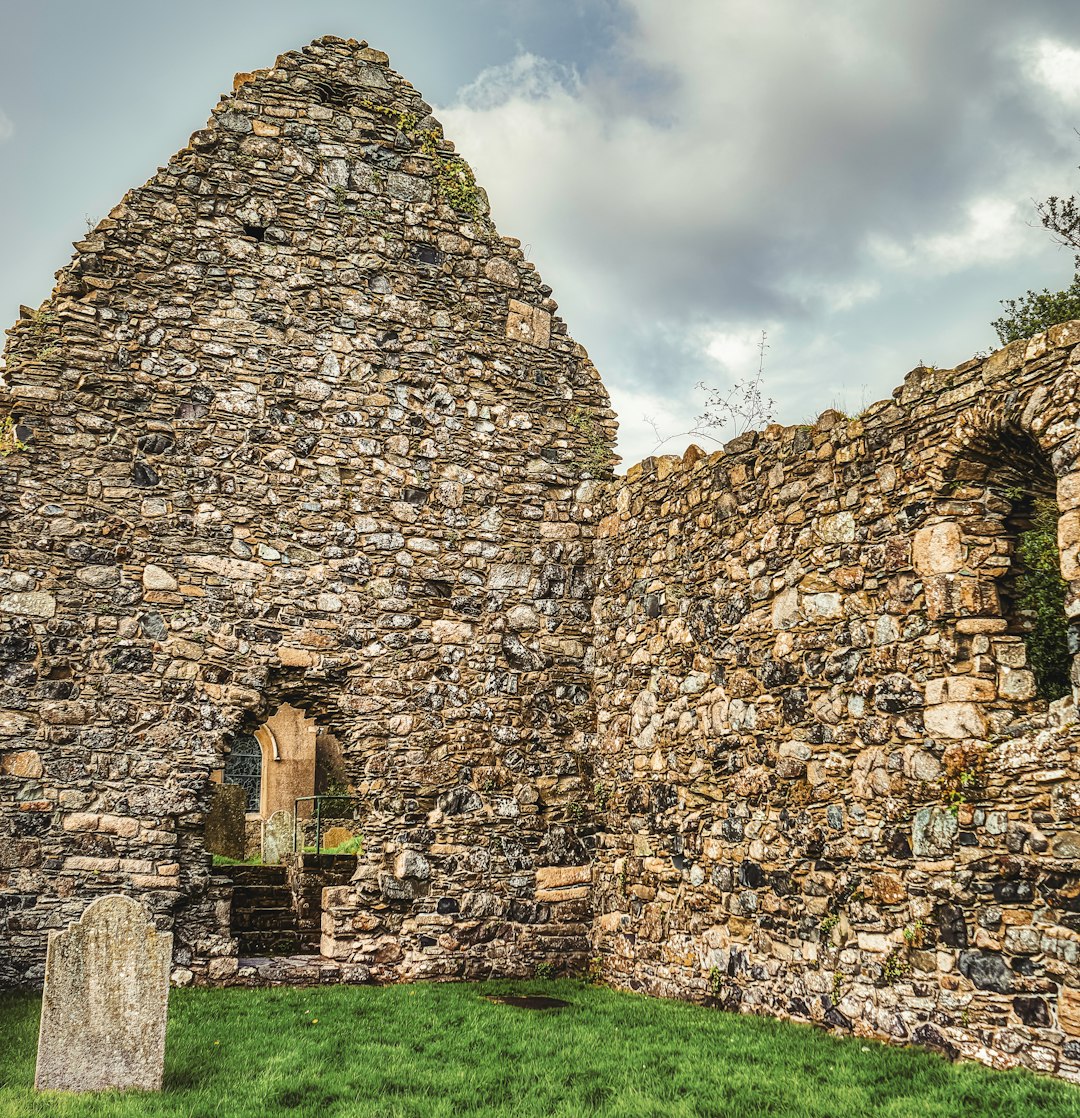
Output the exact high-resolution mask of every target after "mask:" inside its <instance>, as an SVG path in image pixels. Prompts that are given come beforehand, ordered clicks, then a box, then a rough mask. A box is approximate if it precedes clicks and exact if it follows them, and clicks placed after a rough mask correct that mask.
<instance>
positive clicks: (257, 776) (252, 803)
mask: <svg viewBox="0 0 1080 1118" xmlns="http://www.w3.org/2000/svg"><path fill="white" fill-rule="evenodd" d="M225 783H226V784H239V785H240V787H241V788H243V789H244V791H245V792H247V810H248V811H258V810H259V790H260V786H261V784H262V749H261V748H260V747H259V743H258V741H256V739H255V737H254V736H253V735H252V734H238V735H237V736H236V737H235V738H233V743H232V749H231V750H230V751H229V753H228V754H227V755H226V757H225Z"/></svg>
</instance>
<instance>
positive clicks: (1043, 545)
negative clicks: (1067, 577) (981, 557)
mask: <svg viewBox="0 0 1080 1118" xmlns="http://www.w3.org/2000/svg"><path fill="white" fill-rule="evenodd" d="M1057 521H1058V510H1057V505H1056V504H1055V503H1054V501H1053V499H1052V498H1050V497H1041V498H1039V499H1037V500H1036V502H1035V515H1034V518H1033V520H1032V525H1031V527H1030V528H1029V529H1027V530H1026V531H1024V532H1021V533H1020V535H1019V537H1018V539H1017V542H1016V553H1017V556H1018V557H1019V560H1020V563H1019V573H1018V576H1017V580H1016V588H1017V606H1018V607H1019V610H1020V613H1021V614H1022V615H1023V616H1024V619H1025V622H1026V626H1027V631H1026V632H1025V633H1024V644H1025V645H1026V646H1027V660H1028V665H1029V666H1030V668H1031V670H1032V671H1033V672H1034V673H1035V683H1036V685H1037V687H1038V689H1039V694H1040V695H1041V696H1042V697H1043V698H1044V699H1049V700H1051V701H1053V700H1054V699H1060V698H1061V697H1062V696H1063V695H1068V694H1069V693H1070V691H1071V690H1072V685H1071V683H1070V680H1069V666H1070V659H1071V658H1070V656H1069V638H1068V622H1067V621H1066V618H1065V582H1064V580H1063V579H1062V577H1061V567H1060V565H1059V563H1060V560H1059V557H1058V545H1057Z"/></svg>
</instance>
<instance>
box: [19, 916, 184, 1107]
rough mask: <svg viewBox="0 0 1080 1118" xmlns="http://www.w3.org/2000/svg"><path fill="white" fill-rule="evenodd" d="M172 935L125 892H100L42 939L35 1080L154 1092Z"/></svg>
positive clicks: (45, 1087)
mask: <svg viewBox="0 0 1080 1118" xmlns="http://www.w3.org/2000/svg"><path fill="white" fill-rule="evenodd" d="M172 938H173V937H172V935H171V933H169V932H159V931H158V930H157V929H156V928H155V927H154V925H153V923H152V921H151V920H150V916H149V913H148V912H147V910H146V908H145V907H144V906H143V905H141V904H139V902H138V901H135V900H132V899H131V897H125V896H120V895H119V894H117V895H115V896H107V897H99V898H98V899H97V900H95V901H91V903H90V904H89V905H88V906H87V908H86V911H85V912H84V913H83V914H82V917H81V918H80V919H79V920H76V921H74V922H73V923H71V924H69V925H68V927H67V929H66V930H65V931H63V932H53V933H52V935H51V936H50V937H49V948H48V955H47V958H46V962H45V991H44V994H43V995H42V1000H41V1032H40V1035H39V1038H38V1054H37V1071H36V1074H35V1076H34V1086H35V1087H36V1088H37V1089H38V1090H40V1091H106V1090H109V1089H111V1088H115V1089H117V1090H127V1089H130V1088H135V1089H138V1090H143V1091H159V1090H161V1079H162V1074H163V1072H164V1068H165V1025H166V1019H167V1016H168V1008H169V966H170V963H171V961H172Z"/></svg>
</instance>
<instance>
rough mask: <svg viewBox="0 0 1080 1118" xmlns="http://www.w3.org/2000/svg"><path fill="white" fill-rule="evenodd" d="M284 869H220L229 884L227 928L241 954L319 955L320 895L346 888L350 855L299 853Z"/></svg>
mask: <svg viewBox="0 0 1080 1118" xmlns="http://www.w3.org/2000/svg"><path fill="white" fill-rule="evenodd" d="M294 861H295V864H294V865H293V866H292V868H291V869H290V867H289V866H229V867H227V868H226V867H222V869H223V872H225V873H226V874H227V875H228V877H229V878H230V879H231V880H232V883H233V897H232V915H231V925H232V932H233V935H234V936H236V938H237V943H238V947H239V951H240V954H241V955H299V954H310V953H316V954H317V953H318V949H319V939H320V935H321V925H322V891H323V888H324V887H325V886H327V885H345V884H347V883H348V882H349V881H350V880H351V878H352V875H353V873H354V872H355V870H356V858H355V857H354V856H352V855H335V854H319V855H316V854H304V855H302V856H300V857H299V858H296V859H294Z"/></svg>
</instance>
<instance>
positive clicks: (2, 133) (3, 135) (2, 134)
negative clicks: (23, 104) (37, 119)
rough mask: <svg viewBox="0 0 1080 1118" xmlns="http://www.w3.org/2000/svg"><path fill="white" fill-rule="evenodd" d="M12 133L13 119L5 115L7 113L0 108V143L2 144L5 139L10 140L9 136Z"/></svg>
mask: <svg viewBox="0 0 1080 1118" xmlns="http://www.w3.org/2000/svg"><path fill="white" fill-rule="evenodd" d="M14 135H15V123H14V121H13V120H12V119H11V117H9V116H8V115H7V113H5V112H4V110H3V109H0V144H2V143H3V142H4V141H5V140H10V139H11V137H12V136H14Z"/></svg>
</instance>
